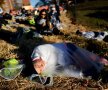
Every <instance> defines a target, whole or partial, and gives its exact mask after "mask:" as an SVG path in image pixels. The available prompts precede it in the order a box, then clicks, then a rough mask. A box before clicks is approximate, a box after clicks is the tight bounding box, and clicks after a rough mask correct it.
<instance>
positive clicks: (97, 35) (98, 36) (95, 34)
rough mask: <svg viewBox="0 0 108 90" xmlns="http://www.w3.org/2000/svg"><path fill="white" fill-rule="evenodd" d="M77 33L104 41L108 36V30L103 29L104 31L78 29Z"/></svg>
mask: <svg viewBox="0 0 108 90" xmlns="http://www.w3.org/2000/svg"><path fill="white" fill-rule="evenodd" d="M76 34H77V35H81V36H83V37H85V38H87V39H96V40H98V41H102V40H103V39H104V38H105V37H106V36H108V32H106V31H103V32H96V31H88V32H86V31H80V30H77V31H76Z"/></svg>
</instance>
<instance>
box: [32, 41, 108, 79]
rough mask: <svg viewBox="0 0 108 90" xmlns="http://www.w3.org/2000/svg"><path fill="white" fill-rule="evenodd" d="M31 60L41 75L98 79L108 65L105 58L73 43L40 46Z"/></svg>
mask: <svg viewBox="0 0 108 90" xmlns="http://www.w3.org/2000/svg"><path fill="white" fill-rule="evenodd" d="M31 58H32V62H33V66H34V69H35V70H36V72H37V73H38V74H41V75H60V76H70V77H76V78H82V77H86V76H92V77H93V78H97V77H98V76H99V73H100V72H101V70H102V69H103V67H104V65H108V61H107V60H106V59H105V58H102V57H99V56H97V55H96V54H94V53H92V52H89V51H87V50H85V49H82V48H80V47H78V46H76V45H74V44H72V43H54V44H44V45H39V46H37V47H36V48H35V49H34V51H33V53H32V55H31Z"/></svg>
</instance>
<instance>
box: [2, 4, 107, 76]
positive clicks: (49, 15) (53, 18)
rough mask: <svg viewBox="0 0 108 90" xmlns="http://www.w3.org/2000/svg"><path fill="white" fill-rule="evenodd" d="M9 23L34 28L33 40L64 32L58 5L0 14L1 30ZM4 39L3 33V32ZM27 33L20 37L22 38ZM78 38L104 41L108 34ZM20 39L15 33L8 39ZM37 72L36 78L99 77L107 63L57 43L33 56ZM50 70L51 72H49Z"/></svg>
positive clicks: (38, 48) (99, 58)
mask: <svg viewBox="0 0 108 90" xmlns="http://www.w3.org/2000/svg"><path fill="white" fill-rule="evenodd" d="M6 19H10V20H13V19H14V20H15V23H19V24H20V23H23V24H27V25H30V26H31V25H32V26H34V27H35V29H36V30H34V32H33V34H34V35H33V36H34V37H42V35H43V34H59V32H60V30H61V29H62V28H63V27H62V24H61V20H60V10H59V9H58V6H57V5H56V4H52V5H50V6H49V7H48V9H42V10H38V9H37V8H36V9H34V10H25V9H24V8H21V9H20V10H18V11H13V10H10V12H9V13H4V12H1V13H0V29H1V28H2V25H3V24H5V25H6V24H8V21H7V20H6ZM0 33H1V34H0V35H1V36H2V34H3V32H2V31H0ZM23 33H24V30H22V32H21V33H20V35H22V34H23ZM76 34H78V35H82V36H84V37H86V38H89V39H91V38H94V39H101V40H103V39H104V38H105V37H106V36H108V33H107V32H81V31H79V30H78V31H77V32H76ZM14 36H16V37H17V36H18V37H19V33H18V32H16V33H14V34H13V35H12V34H11V37H9V39H12V38H15V37H14ZM48 48H49V49H48ZM31 59H32V61H31V62H33V66H34V69H35V70H36V72H37V74H44V75H48V74H50V75H56V74H57V75H58V74H61V73H62V74H64V75H65V76H72V77H76V78H81V77H84V76H93V77H96V75H98V74H99V73H100V72H101V70H102V69H103V66H104V65H108V61H107V60H106V59H105V58H103V57H99V56H97V55H95V54H94V53H91V52H89V51H87V50H84V49H82V48H80V47H77V46H76V45H74V44H72V43H55V44H45V45H40V46H38V47H36V48H35V49H34V51H33V53H32V55H31ZM49 67H50V68H49Z"/></svg>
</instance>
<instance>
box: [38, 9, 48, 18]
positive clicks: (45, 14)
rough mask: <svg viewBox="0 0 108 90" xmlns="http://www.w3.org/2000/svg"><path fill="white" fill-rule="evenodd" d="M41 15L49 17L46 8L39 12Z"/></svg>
mask: <svg viewBox="0 0 108 90" xmlns="http://www.w3.org/2000/svg"><path fill="white" fill-rule="evenodd" d="M39 16H40V17H41V18H47V10H46V9H42V10H41V11H40V13H39Z"/></svg>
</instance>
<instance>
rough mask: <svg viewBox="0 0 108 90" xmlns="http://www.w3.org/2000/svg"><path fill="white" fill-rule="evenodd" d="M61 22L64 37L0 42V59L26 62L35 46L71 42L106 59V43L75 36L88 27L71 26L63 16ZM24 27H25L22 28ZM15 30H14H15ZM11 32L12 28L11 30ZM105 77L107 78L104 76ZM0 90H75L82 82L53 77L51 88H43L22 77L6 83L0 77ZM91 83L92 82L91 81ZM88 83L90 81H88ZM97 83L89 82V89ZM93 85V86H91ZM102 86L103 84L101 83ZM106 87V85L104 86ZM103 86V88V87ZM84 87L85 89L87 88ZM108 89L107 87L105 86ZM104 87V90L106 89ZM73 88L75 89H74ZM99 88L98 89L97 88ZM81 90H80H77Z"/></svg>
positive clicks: (107, 46)
mask: <svg viewBox="0 0 108 90" xmlns="http://www.w3.org/2000/svg"><path fill="white" fill-rule="evenodd" d="M61 20H62V22H63V23H64V24H66V27H65V28H63V29H64V30H62V32H63V33H64V35H51V36H44V38H42V39H40V38H30V37H26V35H24V36H23V37H22V38H21V39H20V40H19V42H17V43H15V44H11V43H8V42H6V41H5V40H0V46H1V48H0V58H4V59H8V58H17V57H20V58H23V57H26V59H25V58H24V59H25V61H26V62H27V61H28V57H29V58H30V55H31V53H32V51H33V49H34V47H35V46H37V45H40V44H43V43H54V42H72V43H74V44H76V45H77V46H79V47H82V48H85V49H87V50H89V51H92V52H94V53H96V54H98V55H100V56H104V57H105V58H108V43H106V42H103V41H101V42H99V41H94V40H87V39H85V38H83V37H81V36H77V35H76V34H75V31H76V30H77V29H78V28H79V29H89V28H88V27H85V26H82V25H81V24H82V23H80V25H73V24H71V21H70V19H69V18H67V17H66V16H65V14H62V15H61ZM24 27H26V26H24ZM15 29H16V28H15ZM11 31H15V30H13V28H12V29H11ZM29 68H30V63H28V68H27V72H29V71H30V70H29ZM106 77H107V76H106ZM0 80H1V82H0V85H1V87H0V90H5V89H7V90H66V89H69V90H72V89H73V90H76V89H77V88H78V87H80V86H81V85H80V84H82V82H83V80H82V81H81V80H79V79H76V78H72V77H54V85H53V86H51V87H45V86H43V85H40V84H39V83H33V82H31V81H29V80H28V78H25V77H22V75H20V76H18V77H17V78H16V79H15V80H12V81H6V80H5V79H3V78H1V77H0ZM92 81H93V80H92ZM89 82H90V81H89ZM96 82H97V81H93V82H90V85H89V87H90V88H97V86H96V84H95V85H94V83H96ZM91 84H93V85H91ZM102 84H103V83H102ZM104 85H107V84H104ZM104 85H103V86H104ZM89 87H86V88H89ZM107 87H108V86H107ZM107 87H104V88H107ZM74 88H75V89H74ZM98 88H99V87H98ZM77 90H81V89H77Z"/></svg>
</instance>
